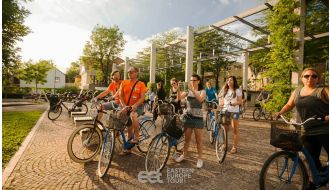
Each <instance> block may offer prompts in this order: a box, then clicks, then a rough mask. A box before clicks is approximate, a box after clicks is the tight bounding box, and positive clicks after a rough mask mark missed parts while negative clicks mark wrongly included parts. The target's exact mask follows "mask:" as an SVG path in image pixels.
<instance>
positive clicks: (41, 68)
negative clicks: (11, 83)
mask: <svg viewBox="0 0 330 190" xmlns="http://www.w3.org/2000/svg"><path fill="white" fill-rule="evenodd" d="M52 68H53V66H52V61H48V60H39V61H38V62H37V63H35V64H33V63H32V61H31V60H30V61H28V62H26V63H25V65H24V68H23V70H22V73H21V76H20V79H22V80H25V81H26V83H32V82H34V83H35V85H36V92H37V91H38V84H44V83H46V82H47V80H46V76H47V72H48V71H49V70H50V69H52Z"/></svg>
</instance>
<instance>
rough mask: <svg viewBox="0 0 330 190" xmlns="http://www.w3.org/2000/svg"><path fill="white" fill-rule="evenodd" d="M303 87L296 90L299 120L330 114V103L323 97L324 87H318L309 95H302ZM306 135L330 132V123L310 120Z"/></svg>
mask: <svg viewBox="0 0 330 190" xmlns="http://www.w3.org/2000/svg"><path fill="white" fill-rule="evenodd" d="M301 89H302V88H298V89H297V90H296V97H295V104H296V110H297V113H298V114H297V122H302V121H305V120H306V119H308V118H310V117H313V116H315V115H316V116H318V117H321V118H324V117H325V116H326V115H329V103H326V102H324V100H322V99H321V96H322V90H323V88H317V89H315V90H314V92H313V93H312V94H310V95H308V96H301V95H300V91H301ZM305 130H306V135H308V136H309V135H319V134H329V123H325V122H324V121H316V120H314V121H310V122H309V123H307V124H306V129H305Z"/></svg>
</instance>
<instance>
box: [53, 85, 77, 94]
mask: <svg viewBox="0 0 330 190" xmlns="http://www.w3.org/2000/svg"><path fill="white" fill-rule="evenodd" d="M79 91H80V89H79V88H78V87H76V86H67V87H64V88H59V89H56V93H60V94H62V93H64V92H72V93H74V94H78V93H79Z"/></svg>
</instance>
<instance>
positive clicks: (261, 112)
mask: <svg viewBox="0 0 330 190" xmlns="http://www.w3.org/2000/svg"><path fill="white" fill-rule="evenodd" d="M255 107H256V108H255V109H254V110H253V119H254V120H255V121H259V120H260V119H261V117H263V118H265V119H266V120H268V119H272V116H271V113H270V112H268V111H267V110H266V109H264V108H263V107H262V105H261V104H260V103H257V104H256V105H255Z"/></svg>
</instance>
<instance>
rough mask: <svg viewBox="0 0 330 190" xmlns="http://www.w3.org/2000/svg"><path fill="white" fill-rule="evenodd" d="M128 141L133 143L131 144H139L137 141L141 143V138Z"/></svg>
mask: <svg viewBox="0 0 330 190" xmlns="http://www.w3.org/2000/svg"><path fill="white" fill-rule="evenodd" d="M128 142H129V143H131V144H137V143H139V140H137V139H131V140H130V141H128Z"/></svg>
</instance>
